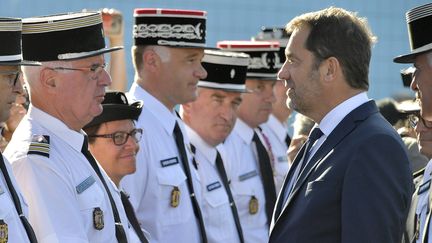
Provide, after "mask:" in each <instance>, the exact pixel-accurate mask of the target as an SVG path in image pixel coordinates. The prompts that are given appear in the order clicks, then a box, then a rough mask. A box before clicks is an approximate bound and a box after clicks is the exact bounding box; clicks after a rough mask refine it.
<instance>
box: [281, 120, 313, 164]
mask: <svg viewBox="0 0 432 243" xmlns="http://www.w3.org/2000/svg"><path fill="white" fill-rule="evenodd" d="M314 125H315V122H314V121H313V120H312V119H310V118H308V117H307V116H305V115H303V114H301V113H296V114H295V118H294V123H293V127H294V133H293V137H292V140H291V144H290V146H289V148H288V151H287V156H288V163H289V164H290V166H291V164H292V162H293V161H294V159H295V156H296V155H297V153H298V151H299V150H300V148H301V147H302V146H303V144H304V143H305V142H306V140H307V138H308V136H309V133H310V130H311V129H312V127H313V126H314Z"/></svg>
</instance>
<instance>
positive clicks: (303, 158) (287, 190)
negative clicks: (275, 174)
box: [276, 127, 323, 215]
mask: <svg viewBox="0 0 432 243" xmlns="http://www.w3.org/2000/svg"><path fill="white" fill-rule="evenodd" d="M322 135H323V133H322V132H321V130H320V129H319V128H318V127H316V128H314V130H312V132H311V134H310V135H309V137H308V139H307V141H306V144H305V145H304V148H302V149H301V150H300V152H299V154H297V156H296V160H297V158H300V161H299V162H298V164H297V166H296V168H295V169H294V168H293V169H294V174H293V175H292V176H291V177H290V178H289V180H287V181H288V184H286V185H287V186H286V187H284V188H283V189H282V190H281V195H283V197H281V198H283V201H281V202H282V203H280V204H279V205H278V207H277V210H276V213H277V215H279V214H280V212H281V209H282V206H283V205H285V203H286V201H287V200H288V198H289V196H290V195H291V193H292V192H293V190H294V187H295V184H296V182H297V180H298V178H299V177H300V175H301V173H302V170H303V169H304V167H305V166H306V164H307V162H308V161H307V160H308V157H309V154H310V149H311V147H312V145H313V144H314V143H315V142H316V140H318V139H319V138H320V137H321V136H322Z"/></svg>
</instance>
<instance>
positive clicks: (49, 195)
mask: <svg viewBox="0 0 432 243" xmlns="http://www.w3.org/2000/svg"><path fill="white" fill-rule="evenodd" d="M22 47H23V54H24V59H26V60H35V61H40V62H41V63H42V66H40V67H25V68H24V78H25V80H26V81H27V82H28V84H29V88H30V98H31V105H30V107H29V110H28V113H27V115H26V116H25V117H24V118H23V119H22V121H21V123H20V124H19V126H18V127H17V129H16V130H15V133H14V136H13V138H12V140H11V142H10V143H9V145H8V147H7V149H6V151H5V156H6V157H7V158H8V159H9V161H11V163H12V167H13V170H14V172H15V174H16V177H17V181H18V184H19V185H20V186H21V188H22V189H23V193H24V195H25V196H26V198H27V201H28V204H29V209H30V210H29V219H30V222H31V223H32V225H33V226H34V229H35V233H36V236H37V237H38V239H39V240H40V241H41V242H62V243H68V242H71V243H72V242H73V243H77V242H103V243H106V242H129V239H130V237H129V233H128V231H127V230H125V229H124V227H125V225H127V218H126V214H125V211H124V208H123V206H122V203H121V199H120V193H119V191H118V190H117V188H116V187H115V185H114V184H113V183H112V181H111V180H110V179H109V178H108V176H107V175H106V173H105V172H104V171H103V169H102V168H100V167H99V166H98V164H97V161H96V160H95V159H94V158H93V156H92V155H91V154H90V153H89V151H88V146H87V145H88V143H87V139H86V136H85V134H84V132H83V131H82V130H81V128H82V127H84V125H86V124H87V123H89V122H90V121H91V120H92V119H93V118H94V117H95V116H97V115H99V114H100V113H101V112H102V106H101V102H102V101H103V99H104V94H105V87H106V86H107V85H109V84H110V83H111V79H110V77H109V75H108V73H107V72H106V71H105V69H104V68H105V59H104V56H103V53H106V52H111V51H114V50H118V49H121V48H122V47H113V48H106V47H105V41H104V36H103V28H102V17H101V14H100V13H98V12H87V13H69V14H59V15H51V16H43V17H34V18H28V19H24V20H23V39H22ZM125 223H126V224H125Z"/></svg>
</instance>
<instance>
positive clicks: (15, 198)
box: [0, 153, 37, 243]
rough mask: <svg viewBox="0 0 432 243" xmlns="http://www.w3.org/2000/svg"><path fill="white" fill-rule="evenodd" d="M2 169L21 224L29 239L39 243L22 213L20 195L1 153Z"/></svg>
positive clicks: (0, 164) (0, 165)
mask: <svg viewBox="0 0 432 243" xmlns="http://www.w3.org/2000/svg"><path fill="white" fill-rule="evenodd" d="M0 169H1V171H2V173H3V177H4V179H5V181H6V185H7V187H8V188H9V192H10V194H11V196H12V200H13V202H14V204H15V209H16V211H17V213H18V215H19V217H20V219H21V223H22V224H23V226H24V229H25V231H26V233H27V237H28V238H29V240H30V242H31V243H37V239H36V235H35V233H34V231H33V228H32V227H31V225H30V223H29V221H28V220H27V218H26V217H25V216H24V214H23V211H22V207H21V202H20V200H19V197H18V194H17V192H16V191H15V188H14V187H13V185H12V181H11V179H10V177H9V173H8V171H7V169H6V165H5V161H4V160H3V155H2V154H1V153H0Z"/></svg>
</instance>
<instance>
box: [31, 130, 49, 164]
mask: <svg viewBox="0 0 432 243" xmlns="http://www.w3.org/2000/svg"><path fill="white" fill-rule="evenodd" d="M49 153H50V139H49V136H48V135H33V137H32V141H31V143H30V146H29V149H28V152H27V154H38V155H42V156H45V157H48V158H49Z"/></svg>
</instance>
